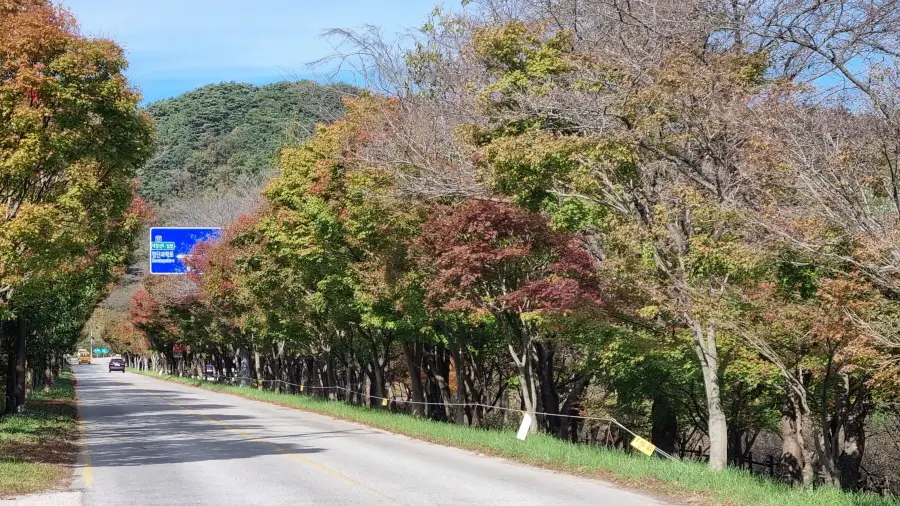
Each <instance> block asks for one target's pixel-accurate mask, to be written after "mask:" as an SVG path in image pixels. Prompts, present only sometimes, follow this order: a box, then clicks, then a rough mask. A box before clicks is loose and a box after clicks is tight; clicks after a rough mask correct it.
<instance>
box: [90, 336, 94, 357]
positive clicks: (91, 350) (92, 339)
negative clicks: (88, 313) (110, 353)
mask: <svg viewBox="0 0 900 506" xmlns="http://www.w3.org/2000/svg"><path fill="white" fill-rule="evenodd" d="M89 351H90V352H91V360H94V329H91V349H90V350H89Z"/></svg>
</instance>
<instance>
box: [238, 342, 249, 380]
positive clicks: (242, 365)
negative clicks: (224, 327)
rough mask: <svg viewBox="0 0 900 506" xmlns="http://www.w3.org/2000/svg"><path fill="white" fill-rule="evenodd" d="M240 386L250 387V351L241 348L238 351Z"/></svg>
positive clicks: (243, 347) (244, 347)
mask: <svg viewBox="0 0 900 506" xmlns="http://www.w3.org/2000/svg"><path fill="white" fill-rule="evenodd" d="M237 361H238V368H239V369H238V376H239V377H240V378H239V379H238V384H239V385H240V386H242V387H247V386H250V350H249V349H248V348H247V347H246V346H241V347H239V348H238V350H237Z"/></svg>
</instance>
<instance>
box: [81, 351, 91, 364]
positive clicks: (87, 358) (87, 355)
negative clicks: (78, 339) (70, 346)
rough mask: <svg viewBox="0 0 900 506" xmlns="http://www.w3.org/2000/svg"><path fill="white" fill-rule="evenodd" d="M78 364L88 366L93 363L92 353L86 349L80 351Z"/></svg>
mask: <svg viewBox="0 0 900 506" xmlns="http://www.w3.org/2000/svg"><path fill="white" fill-rule="evenodd" d="M78 363H79V364H88V365H90V363H91V352H89V351H88V350H85V349H80V350H78Z"/></svg>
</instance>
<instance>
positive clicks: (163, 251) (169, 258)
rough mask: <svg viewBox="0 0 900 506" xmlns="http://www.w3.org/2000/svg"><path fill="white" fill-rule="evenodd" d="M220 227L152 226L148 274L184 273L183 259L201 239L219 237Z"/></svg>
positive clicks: (187, 269)
mask: <svg viewBox="0 0 900 506" xmlns="http://www.w3.org/2000/svg"><path fill="white" fill-rule="evenodd" d="M221 232H222V229H221V228H187V227H153V228H151V229H150V274H184V273H186V272H189V271H190V269H189V268H188V266H187V265H185V264H184V262H183V260H184V259H185V257H187V256H188V255H189V254H190V252H191V250H192V249H193V248H194V246H195V245H196V244H197V243H198V242H201V241H209V240H213V239H216V238H218V237H219V234H220V233H221Z"/></svg>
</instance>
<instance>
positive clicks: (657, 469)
mask: <svg viewBox="0 0 900 506" xmlns="http://www.w3.org/2000/svg"><path fill="white" fill-rule="evenodd" d="M132 372H135V373H139V374H143V375H146V376H150V377H153V378H159V379H165V380H168V381H173V382H177V383H181V384H184V385H189V386H193V387H200V388H203V389H206V390H211V391H214V392H222V393H228V394H233V395H238V396H241V397H245V398H248V399H253V400H258V401H263V402H268V403H272V404H278V405H281V406H287V407H292V408H297V409H300V410H304V411H310V412H314V413H319V414H323V415H328V416H332V417H335V418H339V419H342V420H349V421H353V422H358V423H361V424H364V425H368V426H371V427H375V428H379V429H383V430H386V431H390V432H394V433H397V434H403V435H406V436H410V437H413V438H416V439H421V440H425V441H429V442H433V443H440V444H444V445H448V446H454V447H458V448H464V449H467V450H473V451H477V452H481V453H486V454H491V455H495V456H500V457H505V458H508V459H511V460H515V461H518V462H522V463H525V464H531V465H536V466H540V467H545V468H549V469H554V470H560V471H566V472H570V473H574V474H578V475H582V476H594V477H599V478H602V479H605V480H608V481H612V482H615V483H618V484H621V485H624V486H626V487H629V488H633V489H637V490H643V491H647V492H651V493H654V494H660V495H664V496H668V497H671V498H675V499H682V500H685V501H686V502H690V503H692V504H697V503H701V504H717V505H718V504H733V505H741V506H756V505H759V506H782V505H785V506H787V505H790V506H843V505H846V506H881V505H884V506H887V505H893V506H896V505H897V503H896V502H894V501H893V500H891V499H889V498H885V497H879V496H875V495H869V494H848V493H844V492H842V491H841V490H839V489H836V488H832V487H822V488H816V489H800V488H792V487H790V486H787V485H784V484H781V483H777V482H774V481H771V480H767V479H764V478H761V477H758V476H755V475H751V474H749V473H748V472H747V471H742V470H737V469H728V470H725V471H721V472H712V471H709V469H708V468H707V466H706V465H704V464H701V463H697V462H672V461H668V460H663V459H659V458H654V457H645V456H644V455H641V454H629V453H625V452H622V451H616V450H607V449H604V448H599V447H596V446H589V445H583V444H573V443H570V442H566V441H561V440H559V439H556V438H554V437H551V436H547V435H543V434H534V435H530V436H528V439H527V440H525V441H519V440H518V439H516V437H515V432H513V431H500V430H482V429H477V428H472V427H468V426H463V425H454V424H449V423H443V422H434V421H431V420H423V419H420V418H415V417H412V416H409V415H405V414H398V413H391V412H389V411H386V410H383V409H372V408H367V407H363V406H352V405H349V404H345V403H343V402H329V401H325V400H322V399H320V398H316V397H310V396H306V395H292V394H279V393H277V392H272V391H269V390H257V389H255V388H250V387H237V386H231V385H222V384H217V383H211V382H207V381H201V380H197V379H192V378H180V377H175V376H167V375H163V376H158V375H157V374H155V373H152V372H146V371H132Z"/></svg>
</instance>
